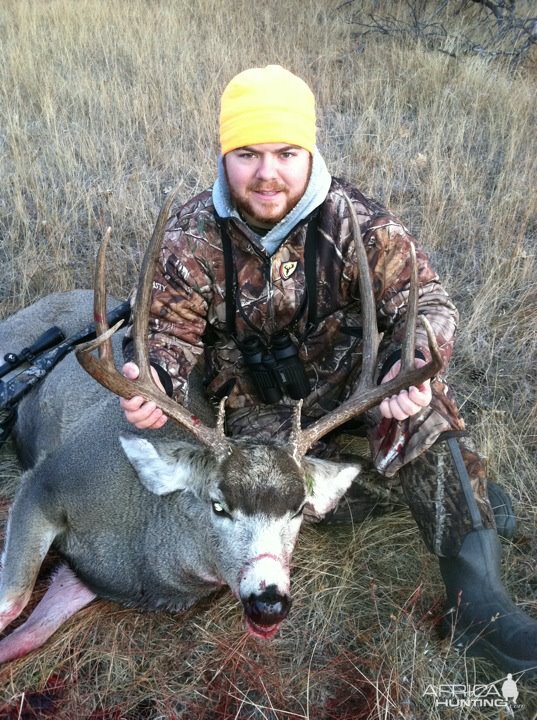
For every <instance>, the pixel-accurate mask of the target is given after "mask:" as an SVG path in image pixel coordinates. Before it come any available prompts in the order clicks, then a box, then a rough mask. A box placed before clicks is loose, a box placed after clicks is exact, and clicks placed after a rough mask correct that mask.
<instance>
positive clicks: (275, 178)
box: [224, 143, 311, 227]
mask: <svg viewBox="0 0 537 720" xmlns="http://www.w3.org/2000/svg"><path fill="white" fill-rule="evenodd" d="M224 167H225V170H226V177H227V181H228V185H229V191H230V194H231V199H232V200H233V202H234V204H235V207H236V208H237V210H238V211H239V212H240V213H241V215H242V216H243V218H244V219H245V220H246V221H247V222H251V223H252V224H254V225H261V226H268V227H271V226H272V225H275V224H276V223H278V222H279V221H280V220H281V219H282V218H284V217H285V216H286V215H287V213H288V212H289V211H290V210H292V209H293V208H294V206H295V205H296V204H297V202H298V201H299V200H300V198H301V197H302V195H303V194H304V192H305V190H306V187H307V185H308V181H309V177H310V172H311V155H310V153H309V152H308V151H307V150H305V149H304V148H301V147H297V146H296V145H287V144H286V143H263V144H261V145H248V146H246V147H242V148H237V150H231V152H228V153H227V154H226V155H225V156H224Z"/></svg>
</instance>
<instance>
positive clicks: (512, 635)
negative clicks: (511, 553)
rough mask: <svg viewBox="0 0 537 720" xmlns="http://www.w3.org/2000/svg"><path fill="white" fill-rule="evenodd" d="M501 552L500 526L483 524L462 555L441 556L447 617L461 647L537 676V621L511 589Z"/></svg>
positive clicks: (511, 670) (468, 538) (513, 670)
mask: <svg viewBox="0 0 537 720" xmlns="http://www.w3.org/2000/svg"><path fill="white" fill-rule="evenodd" d="M500 555H501V548H500V542H499V540H498V536H497V533H496V531H495V530H493V529H489V530H486V529H479V530H473V531H472V532H469V533H468V534H467V535H466V537H465V538H464V541H463V543H462V546H461V549H460V551H459V554H458V555H457V557H452V558H451V557H450V558H440V559H439V562H440V572H441V573H442V578H443V580H444V584H445V586H446V593H447V602H448V607H449V610H448V613H447V614H446V621H447V622H448V623H449V626H450V630H451V632H452V634H453V643H454V645H455V646H456V647H464V648H466V652H467V653H468V654H469V655H473V656H484V657H488V658H489V659H491V660H493V661H494V662H495V663H496V665H497V666H498V667H499V668H501V669H502V670H504V671H505V672H509V673H513V674H515V673H524V676H525V677H527V678H530V677H537V621H535V620H533V619H532V618H531V617H529V616H528V615H527V614H526V613H525V612H523V611H522V610H521V609H520V608H519V607H517V606H516V605H515V603H514V602H513V601H512V600H511V599H510V597H509V595H508V594H507V591H506V590H505V588H504V586H503V584H502V581H501V577H500Z"/></svg>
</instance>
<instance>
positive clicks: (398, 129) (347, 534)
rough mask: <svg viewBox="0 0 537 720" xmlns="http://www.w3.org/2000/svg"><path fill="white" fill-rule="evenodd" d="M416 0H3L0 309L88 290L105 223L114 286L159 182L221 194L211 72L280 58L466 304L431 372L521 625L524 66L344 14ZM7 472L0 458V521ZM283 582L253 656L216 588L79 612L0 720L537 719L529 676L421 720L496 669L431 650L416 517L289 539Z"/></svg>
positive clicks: (534, 329)
mask: <svg viewBox="0 0 537 720" xmlns="http://www.w3.org/2000/svg"><path fill="white" fill-rule="evenodd" d="M409 5H413V6H414V7H416V8H418V9H419V10H420V12H421V13H422V16H423V17H424V18H427V17H429V15H428V14H427V13H429V12H430V11H431V9H433V8H434V7H436V6H438V5H440V3H438V2H430V3H428V2H426V0H422V1H420V2H417V1H416V2H415V3H404V2H393V3H392V2H386V1H385V2H382V1H381V2H378V1H377V2H374V1H373V0H371V1H370V2H361V3H360V2H358V1H357V0H355V2H350V3H342V2H337V1H336V2H334V1H332V0H325V1H323V0H272V1H271V0H268V1H267V0H264V2H261V1H260V0H236V1H235V2H233V3H232V2H218V0H198V1H197V2H190V3H188V2H186V0H176V1H175V2H173V1H172V2H164V0H116V2H105V1H104V0H102V1H99V0H2V2H1V3H0V57H1V63H0V317H6V316H7V315H9V314H11V313H12V312H14V311H15V310H17V309H19V308H21V307H23V306H26V305H28V304H30V303H31V302H32V301H34V300H35V299H37V298H40V297H43V296H44V295H46V294H48V293H50V292H52V291H58V290H67V289H72V288H75V287H89V286H90V285H91V283H92V270H93V263H94V257H95V253H96V249H97V247H98V243H99V240H100V237H101V235H102V232H103V230H104V228H105V227H106V226H107V225H109V224H110V225H112V227H113V230H114V238H115V245H114V248H115V256H114V259H113V263H111V269H110V281H109V287H110V290H111V291H113V292H114V293H115V294H116V295H117V296H123V297H124V296H125V295H126V293H127V292H128V291H129V289H130V288H131V285H132V284H133V282H134V279H135V277H136V274H137V271H138V268H139V265H140V259H141V255H142V253H143V250H144V247H145V244H146V242H147V240H148V238H149V235H150V232H151V229H152V225H153V223H154V220H155V218H156V214H157V212H158V208H159V206H160V205H161V203H162V201H163V198H164V195H165V193H166V191H167V190H168V189H169V188H170V187H172V186H174V185H175V184H177V183H179V182H180V183H182V190H181V197H182V198H184V199H186V198H188V197H189V196H191V195H192V194H194V193H195V192H197V191H199V190H201V189H203V188H205V187H206V186H208V185H210V184H211V183H212V181H213V178H214V172H215V166H216V154H217V114H218V100H219V96H220V93H221V91H222V89H223V88H224V86H225V84H226V83H227V81H228V80H229V79H230V78H231V77H232V76H233V75H234V74H235V73H236V72H238V71H240V70H242V69H244V68H246V67H250V66H262V65H265V64H268V63H280V64H282V65H284V66H285V67H287V68H289V69H290V70H292V71H294V72H296V73H298V74H299V75H301V76H302V77H303V78H304V79H305V80H306V81H307V82H308V83H310V85H311V87H312V88H313V89H314V92H315V94H316V97H317V99H318V105H319V146H320V148H321V151H322V152H323V154H324V156H325V158H326V160H327V162H328V165H329V167H330V169H331V170H332V172H333V174H335V175H343V176H346V177H347V178H349V179H350V180H352V181H353V182H355V184H356V185H358V186H359V187H360V188H361V189H362V190H363V191H364V192H365V193H366V194H369V195H372V196H374V197H377V198H378V199H381V200H382V201H383V202H384V203H385V204H386V205H388V206H389V207H390V208H391V209H392V210H393V211H394V212H395V213H396V214H398V215H399V216H400V217H401V218H402V219H403V220H404V221H405V223H406V224H407V225H408V227H409V228H410V229H411V231H412V232H413V233H414V234H416V235H417V236H418V237H419V239H420V242H422V244H423V245H424V246H425V247H426V248H428V250H429V252H430V254H431V256H432V257H433V259H434V263H435V266H436V267H437V268H438V270H439V272H440V273H441V275H442V277H443V278H444V281H445V284H446V286H447V287H448V288H449V289H450V291H451V293H452V295H453V298H454V299H455V301H456V303H457V305H458V307H459V309H460V311H461V324H460V330H459V335H458V345H457V351H456V357H455V359H454V362H453V365H452V367H451V369H450V376H449V377H450V381H451V383H452V385H453V386H454V388H455V390H456V394H457V398H458V401H459V403H460V405H461V406H462V408H463V413H464V415H465V417H466V420H467V424H468V426H469V428H470V429H471V431H472V434H473V436H474V437H475V440H476V443H477V445H478V447H479V448H480V450H481V452H482V453H483V454H484V455H485V456H486V457H487V458H488V462H489V466H490V470H491V476H492V477H495V478H497V479H499V480H500V482H502V483H503V484H504V485H505V486H506V487H507V488H508V489H509V491H510V492H511V494H512V496H513V498H514V501H515V504H516V511H517V515H518V518H519V533H518V535H517V538H516V539H515V541H514V542H512V543H504V562H503V566H504V575H505V578H506V584H507V586H508V588H509V590H510V592H511V593H512V595H513V596H514V597H515V598H516V599H517V601H518V602H519V603H521V605H522V606H523V607H524V608H525V609H527V611H528V612H529V613H530V614H532V615H533V616H534V617H537V579H536V578H537V575H536V569H537V562H536V551H537V534H536V528H537V511H536V506H537V485H536V479H537V434H536V419H537V418H536V416H537V393H536V383H535V377H536V374H537V352H536V350H537V277H536V261H535V260H536V256H535V253H536V240H537V212H536V210H537V207H536V158H537V124H536V110H537V105H536V102H535V98H536V85H537V82H536V80H537V72H536V71H537V64H536V63H537V57H536V55H535V54H534V55H533V56H532V55H531V53H530V54H528V56H527V57H525V58H524V60H523V62H522V63H520V64H519V65H518V66H517V67H516V68H515V67H513V66H512V65H511V66H509V64H508V63H507V62H506V61H505V60H502V59H501V58H499V59H498V58H493V57H491V56H487V55H477V54H475V53H459V52H458V51H457V47H454V46H453V43H452V44H451V46H450V47H447V44H449V43H448V41H447V40H446V43H445V44H444V46H442V44H440V46H439V47H437V48H434V47H431V45H430V44H429V43H428V42H421V41H420V39H419V38H418V39H416V38H412V37H408V36H403V35H397V34H394V35H391V36H381V35H378V34H371V35H368V36H366V37H360V36H358V35H357V29H358V28H357V25H356V24H354V23H353V22H352V20H353V19H355V18H356V13H357V12H358V9H359V8H362V9H363V8H364V7H366V6H367V7H369V6H370V7H371V9H372V10H374V11H375V12H377V13H382V12H391V13H394V14H395V15H397V16H398V17H400V18H405V17H406V15H405V13H407V10H408V7H409ZM531 5H532V3H531V2H528V3H522V2H521V3H517V9H518V11H519V12H520V13H523V11H524V9H526V10H527V11H528V12H529V11H530V8H531ZM441 19H442V22H443V23H444V24H445V26H446V27H448V28H449V29H450V31H452V35H451V36H450V37H453V36H454V35H456V33H457V32H458V31H459V30H460V31H462V29H464V30H465V31H466V30H467V29H468V28H469V27H471V26H472V23H474V22H476V20H478V19H479V17H478V10H477V9H476V7H474V6H473V4H472V3H469V2H467V3H463V2H455V1H453V2H451V3H448V7H447V9H446V10H445V13H444V15H443V16H442V18H441ZM478 27H479V25H478ZM450 42H451V41H450ZM442 50H449V53H448V52H442ZM13 343H14V346H15V345H16V339H15V338H14V339H13ZM14 349H19V348H17V347H14ZM18 477H19V468H18V465H17V462H16V460H15V456H14V453H13V450H12V448H11V447H9V446H8V447H7V448H4V450H2V452H1V455H0V483H1V485H0V488H1V489H0V495H1V497H0V499H1V502H0V510H1V512H2V518H3V519H5V518H6V516H7V507H8V498H9V497H11V495H12V493H13V491H14V489H15V488H16V485H17V480H18ZM111 552H113V549H112V550H111ZM52 566H53V561H51V562H49V563H47V567H46V568H44V571H43V573H42V575H41V580H40V582H39V586H38V590H37V594H38V593H39V592H41V591H42V590H43V588H44V586H45V584H46V578H47V573H48V572H50V570H51V568H52ZM293 586H294V605H293V609H292V611H291V614H290V616H289V618H288V620H287V621H286V623H285V624H284V626H282V630H281V631H280V633H279V635H278V636H277V637H276V638H275V639H274V640H273V641H270V642H261V641H257V640H254V639H252V638H250V637H248V636H247V635H246V634H245V632H244V628H243V624H242V617H241V615H242V613H241V609H240V608H239V607H238V606H237V604H236V602H235V601H234V600H233V599H232V598H231V597H230V596H229V594H226V593H223V594H221V595H219V596H217V597H215V598H213V599H212V600H211V601H210V602H207V603H205V604H203V605H202V606H200V607H196V608H195V609H193V610H192V611H190V612H189V613H187V614H186V615H182V616H173V615H169V614H164V613H162V614H143V613H139V612H135V611H133V610H125V609H123V608H121V607H119V606H117V605H113V604H111V603H105V602H96V603H94V604H93V605H92V606H90V607H89V608H88V609H86V610H85V611H83V612H81V613H79V614H78V615H77V616H76V617H74V618H73V619H72V620H71V621H70V622H69V623H67V624H66V625H65V626H64V627H63V628H62V629H61V630H60V631H58V633H57V634H56V635H55V636H54V637H53V638H52V639H51V641H50V642H49V643H48V644H46V646H45V647H43V648H42V649H41V650H40V651H37V652H35V653H33V654H32V655H30V656H29V657H27V658H24V659H22V660H19V661H16V662H13V663H10V664H8V665H6V666H4V667H2V668H0V720H4V719H5V720H8V719H9V720H19V718H20V719H24V720H30V719H31V718H54V719H55V720H86V719H88V720H89V719H91V720H123V719H125V720H175V719H177V720H232V719H238V720H250V719H251V720H254V719H255V720H366V719H378V720H381V719H382V720H391V719H392V718H393V719H395V718H402V719H407V720H411V719H412V720H447V719H448V718H449V719H453V718H471V719H479V718H507V717H515V718H519V719H520V720H522V719H523V718H524V720H531V719H532V718H535V717H536V716H537V715H536V713H537V687H536V685H535V684H533V685H531V684H522V683H521V684H520V688H519V689H520V690H521V696H520V697H519V703H522V704H523V706H524V707H523V708H521V709H518V710H515V713H514V715H513V714H511V715H509V714H508V713H507V712H506V711H503V710H498V709H494V708H475V709H461V708H446V707H436V706H435V701H434V697H433V696H432V695H431V693H430V688H431V687H434V688H438V686H439V685H440V684H449V685H452V684H463V685H468V684H475V683H493V682H497V681H499V680H500V679H503V677H502V673H501V672H500V671H498V670H497V669H496V668H495V667H494V666H493V665H491V664H490V663H488V662H487V661H485V660H476V659H473V658H470V657H466V656H464V655H457V654H456V653H455V652H454V651H453V650H452V648H451V647H450V643H449V639H441V638H440V637H439V635H438V632H437V624H438V621H439V617H440V613H441V608H442V598H443V592H442V585H441V582H440V577H439V573H438V571H437V566H436V561H435V558H434V557H432V556H430V555H429V554H428V553H427V552H426V551H425V549H424V547H423V545H422V543H421V541H420V539H419V536H418V533H417V530H416V528H415V526H414V523H413V521H412V519H411V518H410V516H409V514H408V513H406V512H403V511H402V512H400V513H398V514H395V515H391V516H388V517H384V518H380V519H376V520H371V521H368V522H365V523H363V524H362V525H359V526H355V527H347V528H342V529H337V530H334V529H333V528H332V529H331V528H324V529H323V528H313V529H312V528H310V529H306V530H305V531H304V533H303V535H302V536H301V539H300V541H299V544H298V548H297V551H296V554H295V563H294V570H293Z"/></svg>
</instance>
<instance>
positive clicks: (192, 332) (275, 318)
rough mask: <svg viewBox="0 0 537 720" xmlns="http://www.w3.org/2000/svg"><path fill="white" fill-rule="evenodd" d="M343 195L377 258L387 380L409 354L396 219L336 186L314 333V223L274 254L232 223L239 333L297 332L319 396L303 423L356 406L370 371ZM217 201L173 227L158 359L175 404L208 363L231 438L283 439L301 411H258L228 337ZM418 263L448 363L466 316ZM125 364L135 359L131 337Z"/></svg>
mask: <svg viewBox="0 0 537 720" xmlns="http://www.w3.org/2000/svg"><path fill="white" fill-rule="evenodd" d="M342 190H344V191H345V192H346V193H347V195H348V196H349V197H350V198H351V200H352V201H353V203H354V206H355V208H356V212H357V215H358V219H359V222H360V227H361V231H362V236H363V242H364V244H365V246H366V250H367V255H368V259H369V265H370V269H371V272H372V278H373V289H374V295H375V301H376V308H377V319H378V324H379V330H380V331H381V332H383V333H384V336H383V341H382V344H381V348H380V352H379V361H378V372H379V373H380V372H381V369H382V373H383V374H384V373H385V372H387V369H388V368H389V366H390V365H391V364H392V363H393V362H394V361H395V359H396V358H397V352H398V351H399V349H400V343H401V335H402V331H403V324H404V319H405V309H406V301H407V296H408V282H409V263H410V261H409V244H410V242H411V240H412V238H411V236H410V234H409V232H408V231H407V230H406V228H405V227H404V226H403V225H402V224H401V222H400V221H399V220H398V219H397V218H395V217H393V216H392V215H391V214H390V213H389V212H388V211H387V210H386V209H384V208H383V207H382V206H381V205H379V204H378V203H377V202H375V201H373V200H371V199H369V198H366V197H365V196H364V195H362V193H360V192H359V191H358V190H357V189H355V188H353V187H352V186H350V185H349V184H347V183H346V182H344V181H342V180H339V179H336V178H334V179H333V180H332V184H331V187H330V190H329V192H328V195H327V196H326V199H325V201H324V202H323V203H322V205H321V206H320V207H319V208H318V210H317V211H315V213H314V214H315V215H316V217H315V222H316V223H317V233H318V234H317V248H316V255H317V258H316V263H317V288H316V291H317V302H316V305H317V307H316V326H315V327H314V328H313V329H308V328H307V320H308V311H307V298H305V292H306V282H305V263H304V247H305V239H306V233H307V226H308V223H310V222H312V215H313V214H312V215H310V216H308V217H307V218H306V219H305V220H303V221H301V222H299V223H298V224H297V225H296V226H295V227H294V229H293V230H292V231H291V233H290V234H289V235H288V236H287V238H286V239H285V240H284V242H283V243H282V244H281V245H280V247H279V248H278V249H277V250H276V252H274V254H272V255H271V256H269V255H268V254H267V253H266V251H265V250H264V249H263V247H262V245H261V244H260V242H259V238H258V236H256V234H255V233H254V232H253V231H252V230H251V229H250V228H249V227H248V226H247V225H246V224H245V223H242V222H241V221H240V220H238V219H235V218H231V219H228V220H226V223H227V232H228V236H229V238H230V241H231V247H232V254H233V262H234V268H235V281H236V288H235V292H236V305H235V307H236V316H235V326H236V333H237V336H238V338H239V340H242V339H244V337H246V336H248V335H252V334H256V333H257V334H259V335H260V336H262V337H264V338H270V336H272V335H274V334H275V333H277V332H278V331H281V330H284V329H287V330H288V331H290V333H291V336H292V338H293V339H294V340H295V342H296V344H297V345H298V346H299V357H300V360H301V362H302V364H303V367H304V368H305V370H306V373H307V376H308V378H309V381H310V385H311V388H312V391H311V394H310V395H309V396H308V397H307V398H306V399H305V400H304V406H303V418H304V422H307V421H308V419H309V418H316V417H319V416H321V415H323V414H325V413H327V412H329V411H330V410H332V409H333V408H335V407H336V406H337V405H338V404H339V403H341V402H342V401H343V400H344V399H345V398H346V397H348V395H349V393H350V392H351V391H352V388H353V385H354V384H355V382H356V379H357V378H358V377H359V374H360V368H361V357H362V340H361V334H362V320H361V311H360V300H359V288H358V279H357V268H356V256H355V248H354V239H353V237H352V233H351V229H350V228H351V225H350V219H349V215H348V209H347V206H346V203H345V200H344V197H343V194H342ZM211 197H212V196H211V192H210V191H205V192H203V193H201V194H199V195H197V196H196V197H194V198H193V199H192V200H190V201H189V202H187V203H186V204H185V205H183V206H182V207H181V208H180V209H179V210H178V211H177V212H176V214H174V215H173V216H172V217H171V218H170V220H169V222H168V224H167V229H166V233H165V236H164V241H163V245H162V250H161V255H160V260H159V264H158V268H157V271H156V275H155V278H154V283H153V296H152V306H151V317H150V327H149V346H150V357H151V360H152V362H153V363H155V364H157V365H159V366H160V368H163V369H164V370H165V371H166V373H167V374H168V376H169V377H170V378H171V385H172V387H173V397H175V398H176V399H177V400H178V401H179V402H185V401H186V402H187V401H188V398H187V397H186V396H187V393H188V382H187V381H188V377H189V374H190V373H191V371H192V369H193V368H194V366H195V365H196V364H197V363H200V362H201V363H202V364H203V367H204V375H205V385H206V389H207V393H208V395H209V397H212V398H215V399H218V398H220V397H222V396H224V395H227V396H228V401H227V412H228V431H229V432H231V434H236V433H239V432H243V431H244V429H248V430H249V432H250V433H252V432H254V433H257V431H258V430H259V431H260V432H263V431H264V432H267V433H268V434H269V435H273V434H274V432H275V431H277V430H278V429H280V428H281V427H282V425H283V424H285V422H286V419H287V418H288V416H289V413H290V411H289V407H290V404H291V403H290V402H289V398H286V397H284V398H283V400H282V401H281V402H280V403H279V404H278V405H275V406H264V407H262V406H260V402H259V400H258V399H257V397H256V395H255V392H254V390H253V387H252V384H251V380H250V377H249V374H248V371H247V369H246V368H245V365H244V360H243V357H242V354H241V352H240V350H239V348H238V347H237V345H236V343H235V341H234V340H233V339H232V338H231V337H230V334H229V331H228V328H227V326H226V308H225V295H226V281H225V271H224V259H223V249H222V237H221V231H220V227H219V224H218V222H217V219H216V218H215V212H214V206H213V204H212V199H211ZM417 258H418V270H419V274H418V277H419V284H420V299H419V313H420V314H423V315H425V316H426V317H427V318H428V320H429V322H430V324H431V326H432V328H433V331H434V333H435V335H436V337H437V340H438V344H439V347H440V349H441V353H442V356H443V359H444V365H447V363H448V361H449V359H450V357H451V353H452V348H453V338H454V333H455V329H456V324H457V320H458V315H457V310H456V308H455V307H454V305H453V303H452V302H451V300H450V299H449V296H448V295H447V293H446V291H445V290H444V288H443V287H442V285H441V284H440V282H439V279H438V276H437V274H436V273H435V272H434V270H433V269H432V268H431V266H430V264H429V261H428V258H427V256H426V255H425V253H424V252H423V251H422V250H421V249H420V248H419V247H417ZM417 333H418V336H417V349H418V350H419V351H420V352H421V353H422V354H423V356H425V357H427V356H428V350H427V341H426V336H425V332H424V331H423V329H421V328H418V331H417ZM125 356H126V358H127V359H129V358H130V347H129V341H128V340H127V342H126V347H125ZM442 392H443V391H442ZM373 416H374V414H373ZM375 422H376V421H375ZM377 424H378V423H377ZM452 424H453V423H450V422H449V420H448V421H446V422H443V423H440V425H441V426H442V427H441V428H440V429H439V432H441V431H443V430H446V429H449V427H450V426H451V425H452ZM439 427H440V426H439ZM435 432H436V431H435ZM384 470H386V468H384Z"/></svg>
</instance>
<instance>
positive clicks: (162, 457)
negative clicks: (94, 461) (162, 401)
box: [119, 435, 196, 495]
mask: <svg viewBox="0 0 537 720" xmlns="http://www.w3.org/2000/svg"><path fill="white" fill-rule="evenodd" d="M119 441H120V443H121V447H122V448H123V451H124V453H125V455H126V456H127V458H128V460H129V462H130V464H131V465H132V466H133V468H134V469H135V470H136V474H137V475H138V477H139V479H140V481H141V483H142V485H144V487H146V488H147V489H148V490H149V491H150V492H152V493H154V494H155V495H167V494H168V493H171V492H175V491H176V490H188V489H190V488H191V487H192V485H193V482H192V478H193V475H194V473H195V466H196V463H195V455H194V452H193V450H192V446H186V447H185V451H184V452H181V451H180V448H178V449H177V450H176V452H174V453H173V455H172V454H171V453H168V452H165V451H164V452H163V451H162V449H161V450H160V452H159V450H158V449H157V447H155V445H153V443H150V442H149V440H146V439H145V438H141V437H138V436H137V435H121V436H120V438H119Z"/></svg>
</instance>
